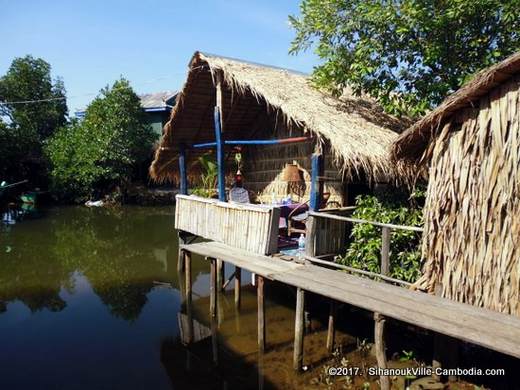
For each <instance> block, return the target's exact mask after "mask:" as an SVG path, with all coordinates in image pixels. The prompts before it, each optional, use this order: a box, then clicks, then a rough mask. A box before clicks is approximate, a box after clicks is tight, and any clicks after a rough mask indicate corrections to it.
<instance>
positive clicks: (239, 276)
mask: <svg viewBox="0 0 520 390" xmlns="http://www.w3.org/2000/svg"><path fill="white" fill-rule="evenodd" d="M241 281H242V269H241V268H240V267H236V266H235V308H237V309H239V310H240V303H241V302H240V301H241V296H240V293H241V291H240V287H241V286H240V283H241Z"/></svg>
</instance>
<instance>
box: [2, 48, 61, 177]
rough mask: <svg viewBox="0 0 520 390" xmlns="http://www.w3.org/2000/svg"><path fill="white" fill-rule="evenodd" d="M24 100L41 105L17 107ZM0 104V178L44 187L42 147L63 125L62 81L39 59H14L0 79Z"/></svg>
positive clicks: (44, 174)
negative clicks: (52, 75) (29, 182)
mask: <svg viewBox="0 0 520 390" xmlns="http://www.w3.org/2000/svg"><path fill="white" fill-rule="evenodd" d="M27 100H41V101H39V102H37V103H29V104H25V103H19V102H24V101H27ZM0 102H2V103H3V104H1V105H0V177H1V178H2V180H7V181H16V180H19V179H21V178H24V179H29V180H30V181H31V182H32V183H33V184H35V183H38V184H39V185H42V184H43V185H45V184H46V181H47V180H46V176H47V161H46V159H45V158H44V155H43V153H42V143H43V142H44V141H45V140H46V139H48V137H50V136H51V135H52V134H54V132H55V131H56V130H57V129H58V128H59V127H61V126H63V125H65V123H66V121H67V119H66V115H67V103H66V101H65V87H64V85H63V81H62V80H61V79H59V78H57V79H52V77H51V66H50V64H49V63H47V62H46V61H44V60H43V59H41V58H34V57H32V56H25V57H20V58H15V59H14V60H13V62H12V63H11V66H10V67H9V69H8V70H7V72H6V74H5V75H4V76H2V77H0ZM16 102H18V103H16ZM1 118H4V119H6V121H4V122H2V120H1Z"/></svg>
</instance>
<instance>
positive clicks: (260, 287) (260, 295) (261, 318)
mask: <svg viewBox="0 0 520 390" xmlns="http://www.w3.org/2000/svg"><path fill="white" fill-rule="evenodd" d="M256 295H257V303H258V350H259V352H260V353H264V352H265V304H264V303H265V299H264V278H263V277H262V276H257V283H256Z"/></svg>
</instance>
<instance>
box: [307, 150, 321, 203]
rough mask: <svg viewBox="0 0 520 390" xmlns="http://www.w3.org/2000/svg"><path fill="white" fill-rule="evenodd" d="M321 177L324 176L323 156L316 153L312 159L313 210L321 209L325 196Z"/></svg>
mask: <svg viewBox="0 0 520 390" xmlns="http://www.w3.org/2000/svg"><path fill="white" fill-rule="evenodd" d="M320 176H323V155H322V154H317V153H314V154H313V155H312V157H311V199H310V205H309V206H310V209H311V210H318V209H319V208H320V204H321V199H322V195H323V185H322V183H321V180H320Z"/></svg>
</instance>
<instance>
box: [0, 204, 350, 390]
mask: <svg viewBox="0 0 520 390" xmlns="http://www.w3.org/2000/svg"><path fill="white" fill-rule="evenodd" d="M173 211H174V210H173V208H168V207H161V208H153V207H146V208H144V207H121V208H114V209H104V208H102V209H88V208H86V207H60V208H51V209H48V210H44V211H43V212H42V215H41V216H40V218H35V219H25V220H24V221H22V222H19V223H17V224H14V225H8V226H5V225H4V226H3V227H2V228H1V229H2V230H1V231H0V349H1V353H0V389H123V388H124V389H171V388H176V389H184V388H188V387H189V388H193V389H195V388H236V387H240V388H259V387H263V388H301V387H306V386H307V385H310V384H311V383H315V382H316V380H317V379H316V378H317V377H318V376H319V375H320V373H321V371H322V370H323V367H322V366H323V362H325V360H326V357H327V353H326V351H325V347H324V345H325V332H324V330H323V328H324V327H323V324H322V323H320V322H319V321H316V320H315V321H314V322H311V326H313V332H312V334H310V335H309V336H308V337H306V340H305V343H306V344H305V348H306V349H305V353H306V360H308V361H310V362H314V364H313V365H312V367H311V368H310V369H309V370H308V371H307V372H305V373H304V374H303V375H296V374H295V373H294V372H293V371H292V369H291V365H292V363H291V359H292V337H293V319H294V311H293V307H294V295H293V294H294V292H293V291H292V290H290V289H289V288H288V287H283V286H271V285H268V286H267V302H266V305H267V306H266V321H267V343H268V350H267V353H266V354H265V355H263V356H262V357H259V356H258V354H257V347H256V334H257V330H256V296H255V293H254V288H253V287H252V286H250V282H251V275H250V274H247V273H244V274H243V277H242V283H243V285H244V288H243V290H244V292H243V296H242V309H241V310H240V312H239V313H238V312H237V311H236V310H235V309H234V302H233V292H232V291H228V292H226V294H224V295H221V296H220V298H219V308H220V314H219V318H220V319H219V329H218V347H219V354H218V355H219V362H218V366H215V365H214V364H213V359H212V349H211V338H210V337H206V336H207V331H208V329H209V323H210V322H209V298H208V295H209V286H208V284H209V264H208V263H207V262H206V261H205V260H204V259H201V258H197V257H195V258H194V259H193V271H192V272H193V280H194V284H193V291H194V293H193V300H194V302H193V304H194V317H195V319H196V323H197V329H199V331H200V333H201V335H200V337H199V338H200V341H199V342H197V343H196V344H195V345H193V346H192V347H190V348H187V347H185V346H183V344H182V343H181V339H180V336H181V334H180V330H179V323H181V322H182V321H180V320H181V319H182V315H183V314H182V312H183V310H184V309H183V305H182V298H181V286H182V284H181V285H180V284H179V281H180V280H181V283H182V280H183V279H182V278H179V275H178V274H177V256H178V250H177V248H178V247H177V237H176V236H177V235H176V232H175V230H174V228H173ZM232 271H233V270H232V267H231V266H228V267H227V270H226V274H227V276H229V275H230V274H231V273H232ZM181 276H182V275H181ZM232 284H233V283H231V284H230V288H232ZM273 297H276V299H273ZM339 337H340V340H341V337H343V336H342V335H341V334H340V335H339ZM345 337H346V336H345Z"/></svg>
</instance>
